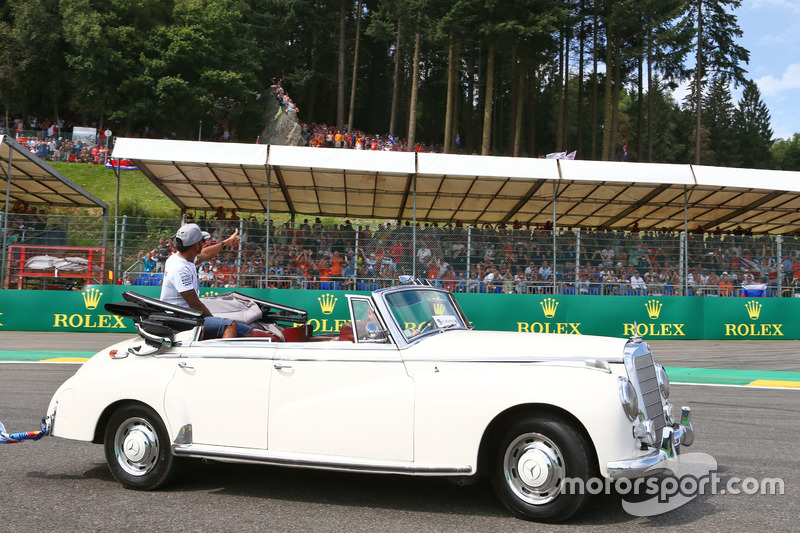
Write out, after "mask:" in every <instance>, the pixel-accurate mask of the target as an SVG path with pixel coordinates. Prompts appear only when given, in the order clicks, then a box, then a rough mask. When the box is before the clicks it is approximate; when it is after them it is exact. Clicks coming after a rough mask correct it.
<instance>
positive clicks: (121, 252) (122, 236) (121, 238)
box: [115, 215, 128, 281]
mask: <svg viewBox="0 0 800 533" xmlns="http://www.w3.org/2000/svg"><path fill="white" fill-rule="evenodd" d="M127 227H128V215H122V231H120V233H119V259H118V263H117V270H116V272H115V275H116V273H119V275H120V276H121V275H122V256H123V255H124V250H125V230H126V229H127ZM117 281H120V280H117Z"/></svg>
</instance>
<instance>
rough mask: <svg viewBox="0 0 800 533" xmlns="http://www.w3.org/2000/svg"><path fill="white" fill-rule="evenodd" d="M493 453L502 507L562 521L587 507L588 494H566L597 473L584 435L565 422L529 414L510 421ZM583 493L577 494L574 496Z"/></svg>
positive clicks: (525, 515) (493, 475)
mask: <svg viewBox="0 0 800 533" xmlns="http://www.w3.org/2000/svg"><path fill="white" fill-rule="evenodd" d="M495 442H496V445H495V447H494V449H493V454H492V457H491V466H490V477H491V479H492V484H493V485H494V489H495V492H496V493H497V495H498V497H499V498H500V500H501V501H502V502H503V504H504V505H505V506H506V507H507V508H508V509H509V510H510V511H511V512H512V513H514V515H516V516H518V517H520V518H524V519H526V520H538V521H542V522H561V521H563V520H566V519H568V518H569V517H571V516H572V515H574V514H575V513H576V512H577V511H578V510H579V509H580V508H581V507H582V506H583V505H584V503H586V500H587V498H588V494H587V493H586V491H585V490H584V491H567V490H565V488H572V487H574V486H576V485H575V484H566V483H565V480H566V479H568V478H571V479H581V480H582V482H581V483H579V485H580V487H585V486H586V482H587V481H588V479H589V476H590V474H591V473H592V471H593V468H592V465H593V461H592V458H591V457H592V455H591V453H590V447H589V445H588V444H587V442H586V439H585V438H584V436H583V435H582V434H581V433H580V432H578V431H577V430H575V428H573V427H572V426H571V425H569V424H568V423H566V422H565V421H564V420H562V419H561V418H558V417H555V416H538V417H537V416H529V417H522V418H517V419H514V420H513V421H511V423H510V424H508V425H507V426H506V428H505V429H504V430H503V431H501V433H500V434H499V436H498V439H497V440H496V441H495ZM572 492H578V493H572Z"/></svg>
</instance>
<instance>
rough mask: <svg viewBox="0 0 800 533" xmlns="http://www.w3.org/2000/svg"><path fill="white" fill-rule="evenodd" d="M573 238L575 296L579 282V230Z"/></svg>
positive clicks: (579, 229)
mask: <svg viewBox="0 0 800 533" xmlns="http://www.w3.org/2000/svg"><path fill="white" fill-rule="evenodd" d="M576 233H577V235H576V236H575V284H574V285H575V294H577V293H578V287H579V285H578V282H579V281H580V280H581V278H580V271H581V228H577V230H576Z"/></svg>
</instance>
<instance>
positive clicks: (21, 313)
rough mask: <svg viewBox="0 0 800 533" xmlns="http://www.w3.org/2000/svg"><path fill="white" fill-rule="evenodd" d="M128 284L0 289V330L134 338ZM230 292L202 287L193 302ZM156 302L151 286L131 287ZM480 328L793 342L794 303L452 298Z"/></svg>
mask: <svg viewBox="0 0 800 533" xmlns="http://www.w3.org/2000/svg"><path fill="white" fill-rule="evenodd" d="M131 289H132V287H129V286H119V285H94V286H91V287H89V288H87V289H85V290H82V291H17V290H2V291H0V330H6V331H64V332H106V333H113V332H134V328H133V323H132V321H131V320H129V319H123V318H121V317H119V316H116V315H114V314H111V313H108V312H107V311H106V310H105V309H104V304H106V303H109V302H118V301H122V292H123V291H126V290H131ZM228 290H231V289H202V290H201V296H205V295H213V294H218V293H220V292H225V291H228ZM136 292H140V293H142V294H145V295H147V296H151V297H155V298H157V297H158V295H159V288H158V287H136ZM242 292H244V293H246V294H250V295H252V296H254V297H257V298H261V299H265V300H270V301H274V302H276V303H282V304H285V305H291V306H293V307H299V308H302V309H306V310H307V311H308V316H309V323H310V324H311V325H312V327H313V328H314V331H315V332H316V333H333V332H337V331H339V329H340V328H341V326H342V324H343V323H344V322H346V321H347V320H348V319H349V315H348V310H347V298H346V297H345V293H344V292H343V291H312V290H288V289H245V290H243V291H242ZM456 299H457V300H458V302H459V304H460V305H461V307H462V308H463V309H464V312H465V313H466V315H467V317H469V319H470V321H471V322H472V325H473V326H475V328H476V329H481V330H500V331H521V332H534V333H541V332H543V333H560V334H567V335H608V336H612V337H630V336H631V335H633V334H634V333H638V334H639V335H641V336H642V337H644V338H645V339H683V340H694V339H728V340H754V339H760V340H784V339H785V340H797V339H800V325H798V324H796V323H795V321H793V320H790V317H792V316H796V315H797V314H798V313H797V312H798V311H800V298H798V299H795V298H714V297H681V296H668V297H656V296H652V297H651V296H577V295H563V296H562V295H553V296H550V295H525V294H456Z"/></svg>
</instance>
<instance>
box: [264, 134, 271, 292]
mask: <svg viewBox="0 0 800 533" xmlns="http://www.w3.org/2000/svg"><path fill="white" fill-rule="evenodd" d="M267 154H268V155H267V157H269V146H267ZM266 167H267V220H265V221H264V226H266V230H265V232H264V233H266V236H265V237H264V244H265V246H264V288H265V289H269V232H270V229H271V228H270V220H271V219H270V210H269V208H270V199H271V194H272V187H271V185H272V169H271V168H270V167H269V165H266Z"/></svg>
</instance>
